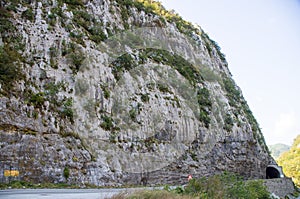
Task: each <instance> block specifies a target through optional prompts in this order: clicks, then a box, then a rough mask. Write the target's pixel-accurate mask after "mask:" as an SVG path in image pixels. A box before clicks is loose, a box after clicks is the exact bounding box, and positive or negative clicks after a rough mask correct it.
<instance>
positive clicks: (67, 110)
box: [61, 98, 74, 122]
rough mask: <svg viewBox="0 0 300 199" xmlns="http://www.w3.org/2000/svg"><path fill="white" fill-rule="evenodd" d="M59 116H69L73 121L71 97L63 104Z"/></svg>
mask: <svg viewBox="0 0 300 199" xmlns="http://www.w3.org/2000/svg"><path fill="white" fill-rule="evenodd" d="M61 116H62V117H66V118H69V119H70V121H71V122H74V112H73V99H72V98H68V99H67V100H66V101H65V102H64V104H63V109H62V111H61Z"/></svg>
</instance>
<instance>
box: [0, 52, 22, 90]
mask: <svg viewBox="0 0 300 199" xmlns="http://www.w3.org/2000/svg"><path fill="white" fill-rule="evenodd" d="M19 57H20V55H19V53H18V52H16V51H14V50H12V49H11V48H9V47H7V46H4V47H0V83H1V84H2V87H3V89H4V90H6V91H10V90H11V89H12V86H13V83H14V82H15V81H17V80H18V79H20V77H22V75H21V73H20V66H19V63H18V58H19Z"/></svg>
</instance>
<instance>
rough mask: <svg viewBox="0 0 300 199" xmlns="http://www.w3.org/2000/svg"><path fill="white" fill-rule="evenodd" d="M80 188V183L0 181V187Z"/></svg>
mask: <svg viewBox="0 0 300 199" xmlns="http://www.w3.org/2000/svg"><path fill="white" fill-rule="evenodd" d="M10 188H11V189H26V188H27V189H78V188H80V187H79V186H78V185H72V184H65V183H39V184H36V183H31V182H25V181H11V182H9V183H0V189H10Z"/></svg>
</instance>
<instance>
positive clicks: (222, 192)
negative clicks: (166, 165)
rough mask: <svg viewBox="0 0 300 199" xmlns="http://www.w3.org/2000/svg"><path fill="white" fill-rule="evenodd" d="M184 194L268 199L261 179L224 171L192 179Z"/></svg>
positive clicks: (237, 198) (203, 196) (235, 198)
mask: <svg viewBox="0 0 300 199" xmlns="http://www.w3.org/2000/svg"><path fill="white" fill-rule="evenodd" d="M184 193H185V194H189V195H193V196H200V198H212V199H213V198H228V199H229V198H230V199H239V198H244V199H268V198H270V196H269V195H270V193H269V192H268V191H267V188H266V187H265V186H264V185H263V182H262V181H259V180H252V181H244V180H243V179H242V178H241V177H240V176H238V175H235V174H232V173H228V172H224V173H223V174H219V175H214V176H211V177H208V178H200V179H192V180H190V181H189V183H188V185H187V186H186V187H185V190H184Z"/></svg>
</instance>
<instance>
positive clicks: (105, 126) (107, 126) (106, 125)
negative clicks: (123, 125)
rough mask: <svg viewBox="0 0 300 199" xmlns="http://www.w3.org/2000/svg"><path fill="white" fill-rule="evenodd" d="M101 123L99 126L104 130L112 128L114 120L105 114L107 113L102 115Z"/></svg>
mask: <svg viewBox="0 0 300 199" xmlns="http://www.w3.org/2000/svg"><path fill="white" fill-rule="evenodd" d="M102 120H103V122H102V124H101V125H100V127H101V128H103V129H104V130H107V131H109V130H112V129H113V127H114V121H113V119H112V118H111V117H109V116H107V115H102Z"/></svg>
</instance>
